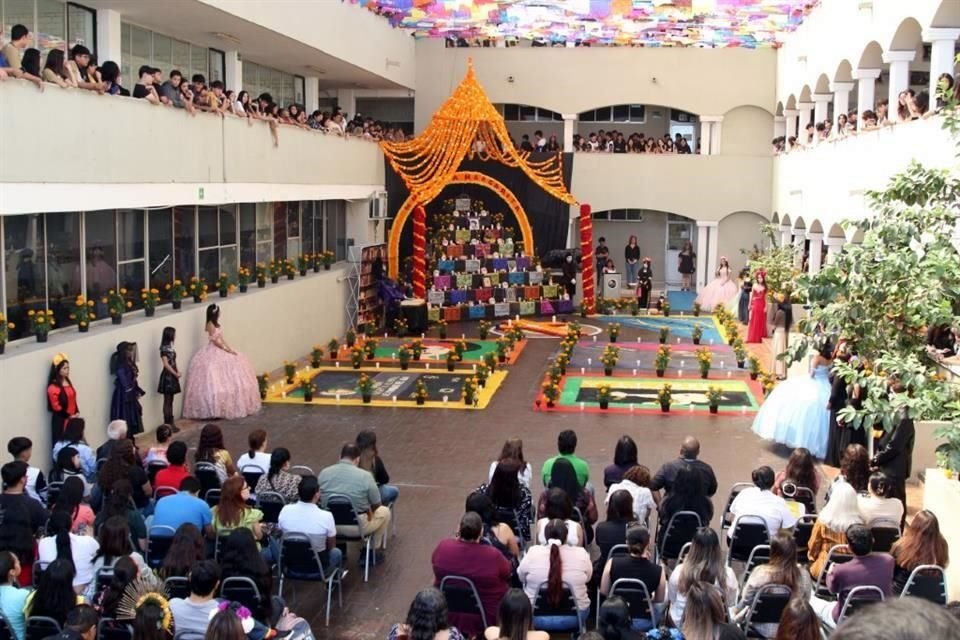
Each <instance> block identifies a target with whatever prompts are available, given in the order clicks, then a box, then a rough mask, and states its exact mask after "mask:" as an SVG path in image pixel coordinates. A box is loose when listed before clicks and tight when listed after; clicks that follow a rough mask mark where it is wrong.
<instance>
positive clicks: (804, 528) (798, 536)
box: [793, 515, 817, 565]
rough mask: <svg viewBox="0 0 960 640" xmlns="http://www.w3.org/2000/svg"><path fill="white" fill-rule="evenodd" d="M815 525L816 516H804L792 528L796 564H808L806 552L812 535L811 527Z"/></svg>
mask: <svg viewBox="0 0 960 640" xmlns="http://www.w3.org/2000/svg"><path fill="white" fill-rule="evenodd" d="M816 523H817V516H814V515H804V516H800V519H799V520H797V524H796V526H795V527H794V528H793V541H794V542H796V543H797V563H799V564H804V565H806V564H810V559H809V558H808V557H807V552H808V551H809V550H810V536H811V535H813V525H815V524H816Z"/></svg>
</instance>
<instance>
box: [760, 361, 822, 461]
mask: <svg viewBox="0 0 960 640" xmlns="http://www.w3.org/2000/svg"><path fill="white" fill-rule="evenodd" d="M832 365H833V348H832V346H831V345H825V346H824V347H822V348H821V349H820V352H819V353H818V354H817V355H815V356H814V358H813V362H811V363H810V375H809V376H801V377H794V378H790V379H788V380H786V381H784V382H781V383H780V384H779V385H777V387H776V388H775V389H774V390H773V392H772V393H771V394H770V396H769V397H768V398H767V399H766V401H765V402H764V403H763V406H762V407H760V411H759V412H758V413H757V417H756V418H754V420H753V432H754V433H755V434H757V435H758V436H760V437H761V438H763V439H764V440H773V441H774V442H779V443H780V444H784V445H787V446H788V447H794V448H796V447H806V448H807V449H809V450H810V452H811V453H813V455H815V456H816V457H818V458H820V459H823V458H824V456H826V454H827V438H828V435H829V433H830V410H829V408H828V405H829V402H830V379H829V374H830V367H831V366H832Z"/></svg>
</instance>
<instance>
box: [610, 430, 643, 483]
mask: <svg viewBox="0 0 960 640" xmlns="http://www.w3.org/2000/svg"><path fill="white" fill-rule="evenodd" d="M638 464H640V463H639V462H637V443H636V442H634V440H633V438H631V437H630V436H620V439H619V440H617V446H616V447H615V448H614V450H613V464H611V465H607V467H606V468H605V469H604V470H603V486H605V487H606V488H607V489H609V488H610V485H612V484H616V483H618V482H620V481H621V480H623V474H625V473H626V472H627V471H629V470H630V468H631V467H635V466H636V465H638Z"/></svg>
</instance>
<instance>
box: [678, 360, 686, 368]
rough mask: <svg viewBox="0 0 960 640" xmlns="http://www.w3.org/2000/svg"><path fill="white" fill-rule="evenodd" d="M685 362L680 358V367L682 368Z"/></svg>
mask: <svg viewBox="0 0 960 640" xmlns="http://www.w3.org/2000/svg"><path fill="white" fill-rule="evenodd" d="M686 363H687V362H686V360H681V361H680V368H681V369H683V365H685V364H686Z"/></svg>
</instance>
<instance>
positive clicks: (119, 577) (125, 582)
mask: <svg viewBox="0 0 960 640" xmlns="http://www.w3.org/2000/svg"><path fill="white" fill-rule="evenodd" d="M115 560H116V562H114V563H113V564H112V566H111V569H112V570H113V576H112V577H111V578H110V581H109V582H108V583H107V586H106V587H105V588H104V589H102V590H99V589H97V584H96V582H93V583H91V588H90V589H88V590H87V591H88V593H87V599H88V600H90V601H91V602H92V603H93V606H95V607H96V608H97V610H98V611H99V612H100V613H102V614H103V616H104V617H106V618H116V617H117V608H118V607H119V605H120V600H121V599H122V598H123V592H124V591H126V589H127V587H128V586H130V584H131V583H133V582H134V581H135V580H136V579H137V576H138V575H139V574H140V569H139V568H137V563H136V562H134V561H133V560H132V559H131V558H128V557H121V558H116V559H115Z"/></svg>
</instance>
